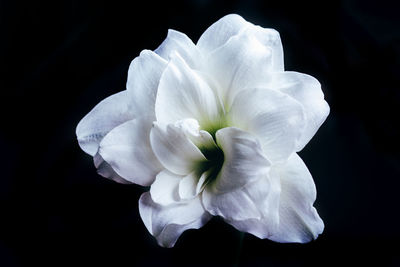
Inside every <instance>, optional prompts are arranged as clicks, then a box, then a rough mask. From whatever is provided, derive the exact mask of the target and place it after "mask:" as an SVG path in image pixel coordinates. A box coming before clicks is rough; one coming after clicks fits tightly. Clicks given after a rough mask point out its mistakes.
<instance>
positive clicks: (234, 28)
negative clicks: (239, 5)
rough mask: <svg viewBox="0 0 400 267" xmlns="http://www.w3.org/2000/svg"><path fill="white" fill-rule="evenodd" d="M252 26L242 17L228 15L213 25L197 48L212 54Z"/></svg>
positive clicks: (202, 36) (203, 35)
mask: <svg viewBox="0 0 400 267" xmlns="http://www.w3.org/2000/svg"><path fill="white" fill-rule="evenodd" d="M248 25H250V23H248V22H247V21H245V20H244V19H243V18H242V17H241V16H239V15H236V14H230V15H226V16H224V17H223V18H221V19H219V20H218V21H217V22H215V23H214V24H212V25H211V26H210V27H209V28H208V29H207V30H206V31H205V32H204V33H203V34H202V35H201V37H200V39H199V41H198V42H197V47H198V48H199V49H200V50H201V51H202V52H203V53H207V52H211V51H213V50H214V49H216V48H218V47H220V46H222V45H223V44H225V43H226V42H227V41H228V40H229V38H231V37H232V36H234V35H236V34H238V33H239V32H240V31H241V30H243V29H244V28H245V27H247V26H248Z"/></svg>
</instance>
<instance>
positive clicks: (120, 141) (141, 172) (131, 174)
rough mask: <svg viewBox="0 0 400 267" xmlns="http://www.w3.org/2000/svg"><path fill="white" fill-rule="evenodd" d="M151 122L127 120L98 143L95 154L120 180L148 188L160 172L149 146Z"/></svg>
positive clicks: (140, 119)
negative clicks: (105, 162)
mask: <svg viewBox="0 0 400 267" xmlns="http://www.w3.org/2000/svg"><path fill="white" fill-rule="evenodd" d="M151 125H152V122H151V120H149V119H148V118H146V117H145V118H139V119H134V120H130V121H128V122H125V123H124V124H121V125H120V126H118V127H116V128H115V129H113V130H112V131H111V132H109V133H108V134H107V136H105V137H104V139H103V140H102V141H101V143H100V148H99V154H100V155H101V156H102V157H103V158H104V160H105V161H107V162H108V163H109V164H110V165H111V167H112V168H113V169H114V170H115V171H116V172H117V173H118V174H119V175H120V176H122V177H123V178H124V179H126V180H128V181H130V182H132V183H135V184H139V185H143V186H148V185H150V184H151V183H152V182H153V181H154V179H155V177H156V175H157V173H158V172H160V171H161V170H162V166H161V164H160V163H159V162H158V160H157V158H156V157H155V155H154V153H153V152H152V150H151V146H150V139H149V134H150V129H151Z"/></svg>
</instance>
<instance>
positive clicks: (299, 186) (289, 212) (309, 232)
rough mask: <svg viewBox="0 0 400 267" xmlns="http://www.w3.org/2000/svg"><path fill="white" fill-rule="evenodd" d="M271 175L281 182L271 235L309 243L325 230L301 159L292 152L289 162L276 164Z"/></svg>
mask: <svg viewBox="0 0 400 267" xmlns="http://www.w3.org/2000/svg"><path fill="white" fill-rule="evenodd" d="M272 175H277V176H279V178H280V181H281V187H282V192H281V197H280V204H279V218H280V220H279V228H278V229H277V231H276V232H275V233H274V234H273V235H272V236H270V237H269V238H270V239H271V240H274V241H277V242H299V243H305V242H309V241H311V240H313V239H315V238H317V236H318V235H319V234H321V233H322V231H323V230H324V223H323V221H322V220H321V218H320V217H319V215H318V213H317V211H316V209H315V208H314V207H313V203H314V201H315V199H316V194H317V193H316V189H315V184H314V181H313V179H312V176H311V174H310V172H309V171H308V169H307V167H306V165H305V164H304V162H303V161H302V160H301V158H300V157H299V156H298V155H297V154H296V153H294V154H293V155H292V156H291V157H290V158H289V159H288V161H287V162H286V163H285V164H283V165H279V166H276V168H275V169H274V171H273V172H272Z"/></svg>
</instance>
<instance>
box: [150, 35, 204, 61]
mask: <svg viewBox="0 0 400 267" xmlns="http://www.w3.org/2000/svg"><path fill="white" fill-rule="evenodd" d="M154 52H156V53H157V54H158V55H160V56H161V57H162V58H164V59H165V60H167V61H168V60H169V59H170V57H171V56H173V55H174V53H178V54H179V55H180V56H181V57H182V58H183V59H184V60H185V62H186V64H188V65H189V66H190V67H191V68H198V67H200V66H202V63H203V60H202V55H201V53H200V51H199V50H198V48H197V47H196V45H195V44H194V43H193V42H192V40H190V38H189V37H187V36H186V34H184V33H181V32H178V31H175V30H168V35H167V38H166V39H165V40H164V42H162V44H161V45H160V46H159V47H158V48H157V49H156V50H155V51H154Z"/></svg>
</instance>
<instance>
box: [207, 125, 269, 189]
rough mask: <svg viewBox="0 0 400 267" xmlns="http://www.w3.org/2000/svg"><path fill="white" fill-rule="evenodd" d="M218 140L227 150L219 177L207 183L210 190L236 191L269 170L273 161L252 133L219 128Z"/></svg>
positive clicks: (224, 150) (221, 146)
mask: <svg viewBox="0 0 400 267" xmlns="http://www.w3.org/2000/svg"><path fill="white" fill-rule="evenodd" d="M216 139H217V144H218V146H219V147H220V148H221V149H222V151H223V152H224V163H223V165H222V168H221V171H220V173H219V174H218V177H217V178H216V179H215V181H213V182H212V184H209V185H208V186H207V190H209V191H210V192H213V193H218V194H221V193H226V192H230V191H234V190H235V189H238V188H240V187H242V186H244V185H246V184H247V183H250V182H252V181H255V180H257V179H259V178H260V176H263V175H265V174H266V173H267V172H268V170H269V166H270V163H269V161H268V160H267V159H266V158H265V157H264V155H263V152H262V149H261V145H260V143H259V142H258V141H257V139H255V138H254V136H253V135H251V134H249V133H247V132H244V131H242V130H240V129H237V128H234V127H228V128H224V129H221V130H219V131H218V132H217V133H216Z"/></svg>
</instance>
